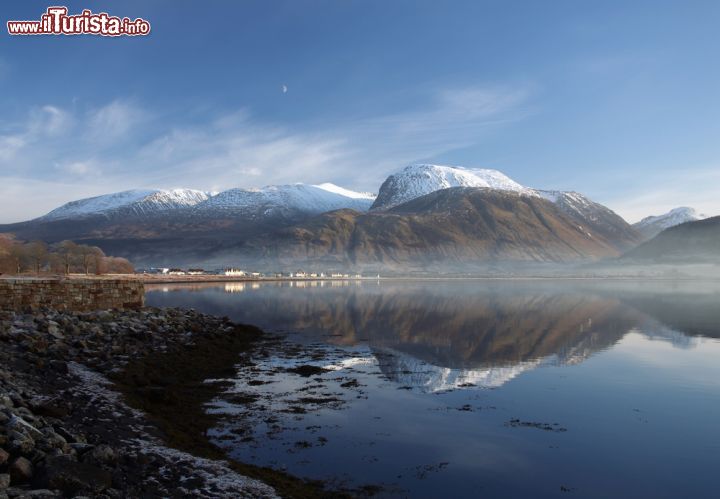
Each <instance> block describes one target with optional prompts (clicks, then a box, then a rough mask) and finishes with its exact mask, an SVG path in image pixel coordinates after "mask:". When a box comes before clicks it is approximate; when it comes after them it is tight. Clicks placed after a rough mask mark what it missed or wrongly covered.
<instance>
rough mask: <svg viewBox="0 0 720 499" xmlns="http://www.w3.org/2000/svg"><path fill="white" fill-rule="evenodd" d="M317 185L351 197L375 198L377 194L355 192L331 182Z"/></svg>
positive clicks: (325, 189)
mask: <svg viewBox="0 0 720 499" xmlns="http://www.w3.org/2000/svg"><path fill="white" fill-rule="evenodd" d="M315 187H319V188H320V189H322V190H324V191H328V192H334V193H335V194H340V195H341V196H345V197H349V198H352V199H370V200H373V201H374V200H375V197H376V196H375V194H373V193H371V192H355V191H351V190H350V189H345V188H344V187H340V186H339V185H335V184H332V183H330V182H325V183H324V184H318V185H316V186H315Z"/></svg>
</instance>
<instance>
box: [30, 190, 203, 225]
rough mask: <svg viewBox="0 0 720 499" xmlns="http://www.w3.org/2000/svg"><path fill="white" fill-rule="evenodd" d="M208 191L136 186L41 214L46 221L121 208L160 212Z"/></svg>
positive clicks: (191, 201)
mask: <svg viewBox="0 0 720 499" xmlns="http://www.w3.org/2000/svg"><path fill="white" fill-rule="evenodd" d="M208 197H210V196H209V194H208V193H206V192H203V191H198V190H193V189H170V190H165V189H153V190H145V189H133V190H129V191H122V192H115V193H112V194H104V195H101V196H95V197H91V198H86V199H79V200H77V201H71V202H69V203H66V204H64V205H62V206H60V207H59V208H56V209H54V210H52V211H51V212H50V213H48V214H47V215H45V216H43V217H41V218H42V219H43V220H60V219H67V218H84V217H88V216H92V215H109V214H111V213H113V212H117V211H119V210H131V211H133V212H135V213H136V214H143V213H149V212H159V211H166V210H173V209H177V208H184V207H189V206H194V205H195V204H197V203H200V202H202V201H205V200H206V199H208Z"/></svg>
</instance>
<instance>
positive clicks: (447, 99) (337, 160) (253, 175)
mask: <svg viewBox="0 0 720 499" xmlns="http://www.w3.org/2000/svg"><path fill="white" fill-rule="evenodd" d="M527 96H528V92H527V91H526V90H525V89H515V88H502V87H493V88H484V87H475V88H462V89H455V90H441V91H436V92H434V93H432V94H431V95H430V96H429V104H428V106H427V107H426V108H425V109H423V110H420V111H417V110H413V111H408V112H403V113H394V114H387V115H383V116H375V117H365V118H355V119H353V118H350V117H349V118H347V119H346V120H344V121H342V122H333V123H320V124H319V125H316V126H314V127H307V128H305V129H302V130H296V129H292V128H289V127H285V126H280V125H277V124H273V123H266V122H262V121H259V120H257V119H255V118H254V117H253V116H252V115H251V113H250V112H249V111H248V110H247V109H240V110H237V111H233V112H228V113H226V114H223V115H220V116H216V117H215V118H214V119H212V120H208V121H207V122H200V123H193V124H177V125H171V124H168V123H161V122H159V120H156V119H154V118H155V116H156V115H155V114H153V113H152V112H151V111H148V110H146V109H143V108H141V107H140V106H139V105H137V104H135V103H134V102H132V101H129V100H122V99H118V100H115V101H113V102H110V103H109V104H107V105H104V106H102V107H99V108H95V109H90V110H87V111H85V112H75V113H71V112H68V111H66V110H64V109H62V108H61V107H58V106H52V105H46V106H44V107H41V108H39V109H35V110H33V111H31V113H30V117H29V119H28V120H27V121H26V122H25V123H24V124H23V123H20V124H17V123H2V122H1V121H0V130H14V131H13V132H12V133H7V134H6V135H0V171H2V173H3V174H4V175H5V176H6V178H9V177H12V178H15V179H16V180H15V181H13V182H12V183H10V184H6V185H5V188H4V191H3V192H4V193H5V194H6V196H7V197H4V198H2V201H0V203H2V205H7V204H13V203H15V202H17V200H19V199H25V200H27V199H33V200H34V202H33V203H30V204H28V203H23V205H24V206H25V207H26V208H23V209H16V208H14V207H13V208H11V209H7V206H5V208H6V209H5V210H2V215H0V216H1V217H2V218H3V220H0V221H5V222H7V221H11V220H17V219H26V218H29V217H31V216H38V215H41V214H43V213H45V212H47V211H49V210H50V209H52V208H55V207H56V206H57V205H58V204H61V203H58V202H57V201H58V195H57V194H58V192H57V191H56V190H53V191H52V195H46V194H47V192H46V189H53V188H52V187H50V186H52V185H53V181H55V180H57V181H61V182H65V181H66V179H67V178H68V175H70V176H72V178H75V179H77V180H79V181H81V182H83V183H82V186H83V187H82V189H78V188H73V189H64V190H63V191H61V192H62V195H61V196H60V197H61V198H62V201H63V202H66V201H70V200H73V199H77V198H78V197H87V196H88V195H91V194H92V195H97V194H100V193H103V192H113V191H118V190H121V189H128V188H151V187H167V186H169V185H173V186H177V185H183V186H186V187H192V188H199V189H213V190H215V189H228V188H232V187H254V186H259V185H265V184H273V183H294V182H308V183H319V182H325V181H330V182H334V183H337V184H338V185H344V186H347V187H349V188H355V189H359V190H366V191H367V190H377V188H378V187H379V185H380V183H381V182H382V180H383V179H384V178H385V176H387V174H389V173H390V172H392V171H394V170H397V169H399V168H401V167H402V166H404V165H405V164H407V163H408V162H411V161H416V160H421V159H424V158H427V157H430V156H433V155H438V154H442V153H443V152H445V151H448V150H451V149H454V148H458V147H463V146H467V145H471V144H474V143H476V142H478V141H479V140H481V138H482V136H483V134H484V133H485V131H486V130H487V129H489V128H494V127H497V126H498V125H500V124H503V123H508V122H512V121H514V120H517V119H521V118H522V117H524V116H525V115H526V113H527V110H524V109H523V107H522V106H523V105H524V103H525V101H526V100H527ZM71 132H72V133H71ZM88 158H92V159H88ZM22 178H24V179H26V180H27V181H28V182H27V183H26V184H23V183H22V181H20V180H18V179H22ZM25 185H33V186H35V187H36V188H37V191H35V192H33V193H32V194H31V197H30V198H28V197H25V195H28V194H29V193H28V192H27V189H26V188H25ZM11 189H15V190H17V192H20V193H23V196H21V197H18V196H17V195H15V194H13V193H12V192H10V190H11ZM83 189H84V190H83ZM78 192H80V194H79V195H78ZM13 200H15V201H13ZM13 213H14V215H13ZM21 213H25V214H24V215H21ZM18 217H19V218H18Z"/></svg>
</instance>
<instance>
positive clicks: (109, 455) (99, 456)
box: [87, 445, 117, 464]
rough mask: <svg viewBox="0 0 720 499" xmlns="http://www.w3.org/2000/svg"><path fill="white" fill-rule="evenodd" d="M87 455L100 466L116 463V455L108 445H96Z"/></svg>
mask: <svg viewBox="0 0 720 499" xmlns="http://www.w3.org/2000/svg"><path fill="white" fill-rule="evenodd" d="M87 455H89V456H90V457H92V459H93V460H94V461H96V462H98V463H101V464H112V463H115V462H116V461H117V453H116V452H115V450H114V449H113V448H112V447H110V446H109V445H98V446H97V447H95V448H94V449H93V450H92V451H90V452H89V453H88V454H87Z"/></svg>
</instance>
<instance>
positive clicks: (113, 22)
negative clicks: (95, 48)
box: [7, 7, 150, 36]
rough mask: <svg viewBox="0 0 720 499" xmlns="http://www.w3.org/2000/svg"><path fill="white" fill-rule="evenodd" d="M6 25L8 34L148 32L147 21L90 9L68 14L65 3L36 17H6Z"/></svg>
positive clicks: (137, 33) (129, 34)
mask: <svg viewBox="0 0 720 499" xmlns="http://www.w3.org/2000/svg"><path fill="white" fill-rule="evenodd" d="M7 29H8V33H9V34H10V35H99V36H145V35H149V34H150V23H149V22H148V21H146V20H145V19H143V18H141V17H138V18H137V19H130V18H128V17H122V18H120V17H116V16H111V15H109V14H108V13H107V12H100V13H97V14H94V13H93V12H92V11H90V10H89V9H84V10H83V11H82V13H81V14H77V15H68V9H67V7H48V8H47V11H45V13H44V14H43V15H42V16H41V17H40V20H39V21H8V22H7Z"/></svg>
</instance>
